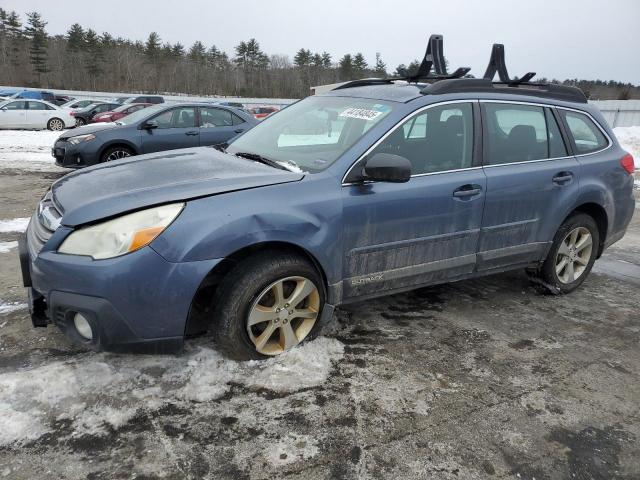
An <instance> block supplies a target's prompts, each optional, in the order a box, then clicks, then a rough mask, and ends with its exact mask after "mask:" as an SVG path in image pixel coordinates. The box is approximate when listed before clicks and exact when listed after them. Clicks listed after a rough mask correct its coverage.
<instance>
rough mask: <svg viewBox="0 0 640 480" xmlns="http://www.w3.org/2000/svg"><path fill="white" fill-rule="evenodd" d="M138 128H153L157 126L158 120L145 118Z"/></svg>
mask: <svg viewBox="0 0 640 480" xmlns="http://www.w3.org/2000/svg"><path fill="white" fill-rule="evenodd" d="M140 128H142V129H144V130H153V129H154V128H158V122H156V121H155V120H147V121H146V122H144V123H143V124H142V125H140Z"/></svg>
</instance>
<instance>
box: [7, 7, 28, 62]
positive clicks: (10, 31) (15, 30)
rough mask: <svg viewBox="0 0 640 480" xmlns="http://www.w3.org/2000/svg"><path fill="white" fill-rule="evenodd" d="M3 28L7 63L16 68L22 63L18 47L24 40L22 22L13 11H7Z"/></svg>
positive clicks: (19, 47)
mask: <svg viewBox="0 0 640 480" xmlns="http://www.w3.org/2000/svg"><path fill="white" fill-rule="evenodd" d="M5 30H6V34H7V40H8V44H9V64H10V65H11V67H13V68H17V67H19V66H20V65H21V64H22V59H21V53H20V49H21V46H22V43H23V41H24V34H23V32H22V22H21V21H20V17H19V16H18V14H17V13H16V12H15V11H13V10H12V11H11V12H9V15H8V16H7V20H6V21H5Z"/></svg>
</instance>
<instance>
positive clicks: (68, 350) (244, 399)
mask: <svg viewBox="0 0 640 480" xmlns="http://www.w3.org/2000/svg"><path fill="white" fill-rule="evenodd" d="M57 175H59V173H56V172H54V171H52V172H27V171H18V170H5V171H0V187H1V188H0V219H9V218H16V217H28V216H30V214H31V212H32V211H33V208H34V207H35V205H36V203H37V200H38V199H39V198H40V196H41V195H42V194H43V192H44V191H45V189H46V188H47V187H48V186H49V184H50V183H51V181H52V179H53V178H55V177H56V176H57ZM17 236H18V234H17V233H10V232H9V233H0V242H10V241H13V240H15V239H17ZM597 266H598V268H597V269H596V270H597V272H594V273H592V274H591V276H590V277H589V278H588V279H587V280H586V282H585V283H584V285H583V287H582V288H580V289H579V290H578V291H576V292H575V293H573V294H571V295H567V296H562V297H554V296H545V295H541V294H540V293H538V292H537V291H536V289H535V288H533V287H532V285H530V283H529V282H528V280H527V278H526V276H525V275H524V273H521V272H513V273H508V274H503V275H496V276H491V277H487V278H485V279H482V280H474V281H465V282H460V283H456V284H450V285H444V286H436V287H432V288H424V289H421V290H417V291H414V292H411V293H407V294H401V295H394V296H390V297H386V298H382V299H379V300H375V301H369V302H366V303H362V304H357V305H352V306H350V307H349V308H348V309H344V310H341V311H339V312H338V314H337V318H336V322H335V324H334V325H333V327H332V328H331V329H330V331H328V332H327V334H326V336H325V337H323V338H321V339H319V340H317V341H314V342H312V343H310V344H308V345H306V346H305V347H303V348H301V349H300V352H298V353H297V354H294V355H289V357H287V358H285V359H282V360H275V361H271V360H270V361H269V362H262V363H252V364H250V365H247V364H237V363H235V362H229V361H226V360H224V359H222V358H220V356H219V355H217V353H216V352H215V351H214V350H211V349H210V348H209V347H210V344H209V341H208V339H207V338H201V339H197V340H191V341H189V343H188V345H187V349H186V352H185V353H184V354H183V355H180V356H131V355H112V354H96V353H91V352H86V351H83V350H81V349H79V348H76V347H73V346H71V345H70V344H69V343H68V342H67V340H66V339H65V338H64V337H63V336H62V335H61V334H60V333H58V332H57V331H56V330H55V329H54V328H51V327H49V328H47V329H33V328H32V327H31V325H30V321H29V318H28V315H27V311H26V310H25V309H24V308H23V307H22V306H21V304H22V303H24V302H25V294H24V290H23V289H22V287H21V286H20V285H21V282H20V277H19V269H18V259H17V249H15V248H12V249H10V250H9V251H8V252H6V253H0V272H1V273H0V301H2V302H4V305H5V307H7V306H10V307H12V308H5V311H4V313H0V412H3V414H4V418H0V439H2V438H4V444H2V443H0V478H1V477H3V476H4V477H6V478H11V479H35V478H56V479H59V478H70V479H71V478H73V479H75V478H86V479H113V478H139V479H141V478H145V479H155V478H176V479H178V478H229V479H245V478H246V479H249V478H252V479H271V478H305V479H306V478H309V479H315V478H339V479H351V478H358V479H369V478H371V479H378V478H379V479H388V478H392V479H411V478H425V479H427V478H428V479H454V478H455V479H476V478H495V479H501V478H519V479H534V478H535V479H536V480H544V479H584V480H586V479H598V480H599V479H627V480H630V479H638V478H640V409H639V405H640V349H639V348H638V346H639V345H640V343H639V342H640V283H639V282H640V275H638V271H640V216H639V215H638V214H636V217H635V219H634V222H633V224H632V226H631V229H630V231H629V233H628V235H627V236H626V237H625V239H624V240H623V241H621V242H619V243H618V244H617V245H615V246H614V247H612V248H611V249H610V250H609V251H608V252H607V253H606V255H605V256H604V257H603V259H602V260H601V261H599V262H598V263H597ZM2 430H4V432H3V431H2Z"/></svg>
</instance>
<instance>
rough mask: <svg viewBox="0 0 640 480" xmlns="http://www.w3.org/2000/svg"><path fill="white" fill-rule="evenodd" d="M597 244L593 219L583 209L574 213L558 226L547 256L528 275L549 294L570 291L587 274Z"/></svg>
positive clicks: (597, 231) (597, 232) (582, 280)
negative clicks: (581, 211) (582, 211)
mask: <svg viewBox="0 0 640 480" xmlns="http://www.w3.org/2000/svg"><path fill="white" fill-rule="evenodd" d="M599 245H600V232H599V230H598V226H597V224H596V222H595V220H594V219H593V218H592V217H591V216H589V215H587V214H585V213H575V214H573V215H571V216H570V217H569V218H567V219H566V220H565V221H564V223H563V224H562V225H561V226H560V228H559V229H558V231H557V232H556V235H555V237H554V239H553V243H552V245H551V248H550V249H549V253H548V254H547V258H546V259H545V261H544V263H543V264H542V266H540V267H539V268H538V269H536V270H528V271H527V273H528V274H529V277H530V278H531V279H532V280H533V281H534V282H535V283H538V284H540V285H542V286H543V287H544V288H545V289H546V290H547V292H549V293H553V294H556V295H558V294H564V293H570V292H572V291H574V290H575V289H576V288H578V287H579V286H580V285H581V284H582V282H584V280H585V279H586V278H587V276H588V275H589V272H591V268H592V267H593V264H594V262H595V261H596V256H597V255H598V247H599Z"/></svg>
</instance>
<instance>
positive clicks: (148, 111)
mask: <svg viewBox="0 0 640 480" xmlns="http://www.w3.org/2000/svg"><path fill="white" fill-rule="evenodd" d="M130 106H131V105H127V107H130ZM165 108H167V106H166V105H157V106H154V107H147V108H143V109H142V110H138V111H137V112H133V113H132V114H130V115H127V116H126V117H123V118H121V119H120V120H118V121H117V122H116V123H117V124H119V125H133V124H134V123H138V122H139V121H141V120H144V119H145V118H147V117H149V116H150V115H155V114H156V113H158V112H161V111H162V110H164V109H165Z"/></svg>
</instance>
